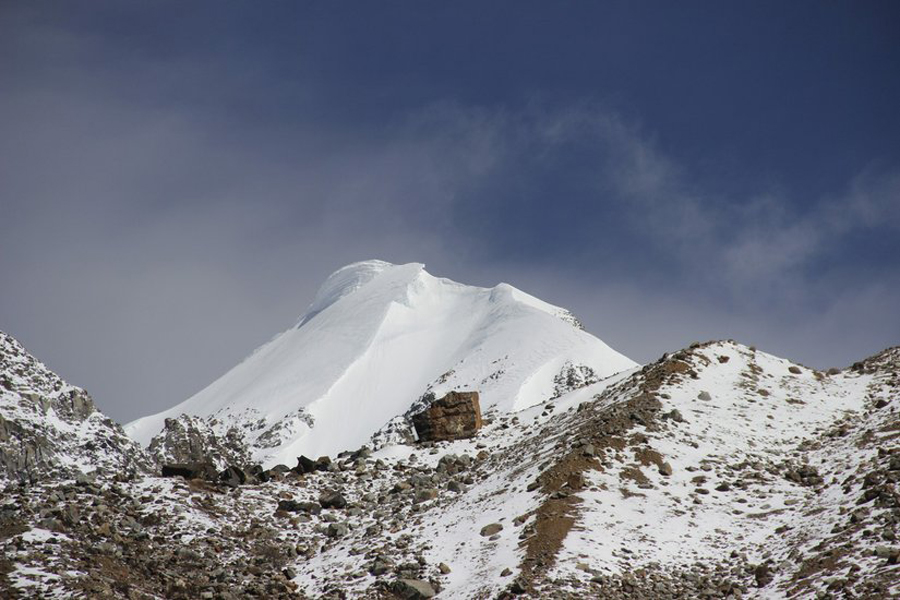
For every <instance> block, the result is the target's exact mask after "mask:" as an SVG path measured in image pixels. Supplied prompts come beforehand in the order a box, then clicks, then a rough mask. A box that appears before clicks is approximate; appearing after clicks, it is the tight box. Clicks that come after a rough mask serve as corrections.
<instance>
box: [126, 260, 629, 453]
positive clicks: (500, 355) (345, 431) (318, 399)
mask: <svg viewBox="0 0 900 600" xmlns="http://www.w3.org/2000/svg"><path fill="white" fill-rule="evenodd" d="M634 366H635V363H633V362H632V361H631V360H629V359H628V358H626V357H624V356H622V355H621V354H619V353H618V352H616V351H614V350H612V349H611V348H610V347H608V346H607V345H606V344H604V343H603V342H602V341H600V340H598V339H597V338H595V337H593V336H592V335H590V334H588V333H586V332H585V331H583V330H582V329H581V328H580V326H579V324H578V322H577V321H576V320H575V319H574V318H573V317H572V316H571V315H570V314H569V313H568V312H567V311H565V310H564V309H561V308H558V307H555V306H552V305H550V304H547V303H545V302H542V301H541V300H538V299H537V298H534V297H532V296H530V295H528V294H525V293H524V292H521V291H519V290H517V289H515V288H513V287H512V286H509V285H507V284H500V285H497V286H496V287H493V288H478V287H472V286H466V285H462V284H459V283H456V282H453V281H450V280H448V279H442V278H437V277H433V276H432V275H430V274H428V273H427V272H426V271H425V270H424V267H423V265H421V264H416V263H412V264H406V265H392V264H389V263H386V262H382V261H367V262H362V263H356V264H352V265H349V266H347V267H344V268H342V269H340V270H338V271H337V272H335V273H334V274H333V275H331V277H329V278H328V280H327V281H326V282H325V284H324V285H323V286H322V288H321V289H320V290H319V292H318V293H317V294H316V297H315V299H314V300H313V302H312V304H311V305H310V307H309V309H308V310H307V311H306V313H305V314H304V315H303V316H302V317H301V318H300V319H299V321H298V323H297V325H296V326H294V327H292V328H291V329H289V330H287V331H285V332H283V333H281V334H280V335H278V336H276V337H275V338H274V339H273V340H272V341H270V342H269V343H267V344H265V345H263V346H262V347H260V348H258V349H257V350H256V351H255V352H253V354H251V355H250V356H249V357H248V358H247V359H245V360H244V361H243V362H242V363H240V364H239V365H237V366H236V367H234V368H233V369H232V370H231V371H229V372H228V373H226V374H225V375H224V376H223V377H221V378H220V379H218V380H217V381H215V382H214V383H212V384H211V385H210V386H208V387H207V388H206V389H204V390H202V391H201V392H200V393H198V394H196V395H195V396H193V397H191V398H189V399H188V400H186V401H184V402H182V403H181V404H179V405H177V406H175V407H173V408H171V409H169V410H167V411H164V412H162V413H159V414H156V415H152V416H148V417H144V418H142V419H139V420H137V421H134V422H132V423H130V424H129V425H127V426H126V431H127V432H128V433H129V435H131V436H132V437H133V438H134V439H136V440H138V441H140V442H141V443H142V444H148V443H149V442H150V440H151V439H152V438H153V437H154V436H155V435H157V434H158V433H159V432H160V430H161V429H162V428H163V424H164V421H165V419H167V418H172V417H177V416H179V415H181V414H188V415H193V416H198V417H203V418H206V419H207V420H208V421H209V422H210V423H211V424H212V425H213V426H214V427H220V428H223V430H224V428H227V427H234V426H238V427H240V428H242V430H243V431H244V433H245V436H246V437H245V439H246V441H247V443H248V444H249V445H250V446H251V448H252V450H253V453H254V458H255V459H256V460H258V461H260V462H263V463H265V464H267V465H271V464H275V463H279V462H282V463H285V464H293V463H294V461H295V459H296V457H297V456H298V455H300V454H306V455H309V456H318V455H322V454H334V453H336V452H338V451H341V450H346V449H354V448H357V447H359V446H361V445H362V444H365V443H366V442H367V441H369V439H370V438H371V436H372V435H373V434H374V433H376V432H377V431H378V430H379V429H381V428H382V427H384V426H385V425H386V424H387V423H388V422H389V421H391V420H392V419H395V418H396V417H398V416H402V415H404V413H406V412H407V411H409V409H410V407H411V406H413V405H414V404H415V403H416V402H417V401H418V400H419V399H420V398H422V396H423V395H424V394H426V393H428V392H432V393H434V394H435V395H437V396H438V397H439V396H440V395H442V394H443V393H445V392H447V391H451V390H476V391H478V392H479V393H480V394H481V405H482V411H484V412H490V411H491V410H496V411H498V412H500V413H506V412H511V411H518V410H522V409H524V408H527V407H529V406H533V405H535V404H538V403H540V402H542V401H545V400H547V399H549V398H551V397H553V396H555V395H559V394H560V393H563V392H565V391H567V390H568V389H571V387H572V385H573V384H581V383H584V382H586V381H588V382H589V381H594V380H597V379H600V378H603V377H606V376H608V375H611V374H613V373H616V372H619V371H622V370H625V369H629V368H632V367H634Z"/></svg>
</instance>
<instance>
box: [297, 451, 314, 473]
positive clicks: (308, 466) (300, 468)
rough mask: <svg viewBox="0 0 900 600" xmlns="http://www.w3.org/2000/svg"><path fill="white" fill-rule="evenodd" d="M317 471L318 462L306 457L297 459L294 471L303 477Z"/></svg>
mask: <svg viewBox="0 0 900 600" xmlns="http://www.w3.org/2000/svg"><path fill="white" fill-rule="evenodd" d="M315 470H316V461H314V460H313V459H311V458H309V457H306V456H302V455H301V456H298V457H297V466H296V467H294V468H293V469H292V471H294V472H295V473H299V474H301V475H303V474H304V473H312V472H313V471H315Z"/></svg>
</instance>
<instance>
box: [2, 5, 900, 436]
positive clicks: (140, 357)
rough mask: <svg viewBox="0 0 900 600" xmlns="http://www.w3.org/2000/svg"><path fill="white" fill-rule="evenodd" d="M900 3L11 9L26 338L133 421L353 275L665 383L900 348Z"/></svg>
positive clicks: (12, 185)
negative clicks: (489, 308)
mask: <svg viewBox="0 0 900 600" xmlns="http://www.w3.org/2000/svg"><path fill="white" fill-rule="evenodd" d="M898 31H900V5H898V4H897V3H896V2H877V1H873V2H829V3H823V2H805V1H796V2H787V3H786V2H753V3H749V2H743V3H741V2H677V3H674V2H646V1H642V2H600V3H598V2H562V3H548V2H522V1H517V2H444V3H438V2H387V3H376V2H340V3H338V2H265V3H256V2H191V3H184V2H146V3H123V2H92V3H87V4H85V3H64V2H24V1H23V2H18V3H16V2H4V3H3V4H2V5H0V329H3V330H5V331H8V332H9V333H11V334H13V335H15V336H17V337H18V338H19V339H20V340H21V341H22V342H23V343H24V344H25V345H26V347H28V348H29V349H31V350H32V351H33V352H34V353H35V354H37V355H38V356H39V357H41V358H42V359H43V360H45V362H47V363H48V364H49V366H50V367H51V368H53V369H55V370H57V371H59V372H60V373H61V374H62V375H63V376H65V377H66V378H68V379H69V380H71V381H72V382H73V383H76V384H78V385H82V386H84V387H86V388H88V390H89V391H91V392H92V393H93V395H94V396H95V398H96V399H97V401H98V404H99V405H100V407H101V408H102V409H103V410H105V411H106V412H107V413H108V414H110V415H111V416H113V417H114V418H116V419H119V420H123V421H125V420H129V419H131V418H134V417H137V416H140V415H142V414H147V413H149V412H154V411H157V410H160V409H162V408H165V407H168V406H170V405H172V404H174V403H176V402H178V401H180V400H182V399H184V398H185V397H187V396H189V395H190V394H192V393H193V392H196V391H197V390H199V389H200V388H202V387H203V386H204V385H206V384H207V383H209V382H210V381H212V380H213V379H214V378H215V377H217V376H218V375H220V374H221V373H222V372H224V371H225V370H227V369H228V368H229V367H230V366H232V365H233V364H234V363H236V362H237V361H238V360H240V359H241V358H242V357H243V356H244V355H246V354H247V353H248V352H249V351H250V350H252V348H254V347H255V346H257V345H258V344H260V343H262V342H265V341H266V340H267V339H269V338H270V337H271V336H272V335H273V334H275V333H276V332H278V331H280V330H282V329H284V328H286V327H288V326H289V325H290V324H291V323H292V322H294V320H295V319H296V317H297V316H298V315H299V314H300V313H301V312H302V311H303V309H304V307H305V305H306V304H307V303H308V302H309V301H310V300H311V298H312V295H313V293H314V291H315V288H316V287H317V286H318V285H319V283H320V282H321V281H322V280H323V279H324V277H326V276H327V275H328V273H329V272H331V271H332V270H333V269H335V268H337V267H338V266H341V265H342V264H345V263H348V262H352V261H355V260H360V259H366V258H373V257H378V258H383V259H386V260H391V261H394V262H409V261H419V262H424V263H426V265H427V266H428V269H429V271H430V272H432V273H433V274H435V275H441V276H448V277H451V278H454V279H457V280H459V281H463V282H467V283H473V284H479V285H493V284H495V283H496V282H498V281H501V280H503V281H508V282H510V283H512V284H514V285H516V286H518V287H520V288H522V289H525V290H527V291H529V292H531V293H534V294H535V295H537V296H539V297H541V298H544V299H546V300H548V301H551V302H554V303H556V304H560V305H563V306H566V307H568V308H570V309H572V310H573V311H574V312H575V313H576V314H578V315H579V316H580V317H581V318H582V320H583V321H584V322H585V324H586V326H587V328H588V329H589V330H590V331H592V332H593V333H595V334H596V335H598V336H599V337H601V338H602V339H604V340H605V341H607V342H608V343H609V344H610V345H612V346H613V347H615V348H617V349H619V350H621V351H622V352H624V353H626V354H628V355H629V356H631V357H632V358H634V359H636V360H639V361H646V360H651V359H654V358H656V357H657V356H658V355H659V354H661V353H662V352H664V351H667V350H672V349H675V348H678V347H682V346H684V345H686V344H688V343H690V342H691V341H694V340H700V339H708V338H726V337H731V338H736V339H738V340H739V341H743V342H745V343H748V344H755V345H757V346H758V347H760V348H761V349H764V350H767V351H770V352H772V353H775V354H779V355H782V356H787V357H789V358H792V359H795V360H798V361H800V362H804V363H807V364H809V365H811V366H816V367H828V366H832V365H844V364H847V363H849V362H851V361H853V360H856V359H859V358H862V357H864V356H866V355H869V354H871V353H874V352H876V351H878V350H880V349H881V348H883V347H885V346H888V345H893V344H897V343H900V310H898V307H900V111H898V109H897V107H898V106H900V77H898V74H900V36H898V35H897V32H898Z"/></svg>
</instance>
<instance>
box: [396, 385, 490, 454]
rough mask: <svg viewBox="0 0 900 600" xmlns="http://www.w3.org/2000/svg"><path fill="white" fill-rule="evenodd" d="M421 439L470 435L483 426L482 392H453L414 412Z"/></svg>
mask: <svg viewBox="0 0 900 600" xmlns="http://www.w3.org/2000/svg"><path fill="white" fill-rule="evenodd" d="M412 421H413V426H414V427H415V428H416V434H417V435H418V436H419V440H420V441H423V442H439V441H446V440H458V439H462V438H469V437H472V436H473V435H475V433H476V432H477V431H478V430H479V429H481V405H480V404H479V402H478V392H450V393H449V394H447V395H446V396H444V397H443V398H441V399H440V400H436V401H435V402H433V403H432V404H431V406H429V407H428V408H427V409H425V410H423V411H422V412H420V413H418V414H415V415H413V417H412Z"/></svg>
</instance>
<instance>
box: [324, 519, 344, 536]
mask: <svg viewBox="0 0 900 600" xmlns="http://www.w3.org/2000/svg"><path fill="white" fill-rule="evenodd" d="M348 533H350V528H349V527H347V524H346V523H331V524H329V525H328V529H326V530H325V535H327V536H328V537H330V538H339V537H344V536H345V535H347V534H348Z"/></svg>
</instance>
